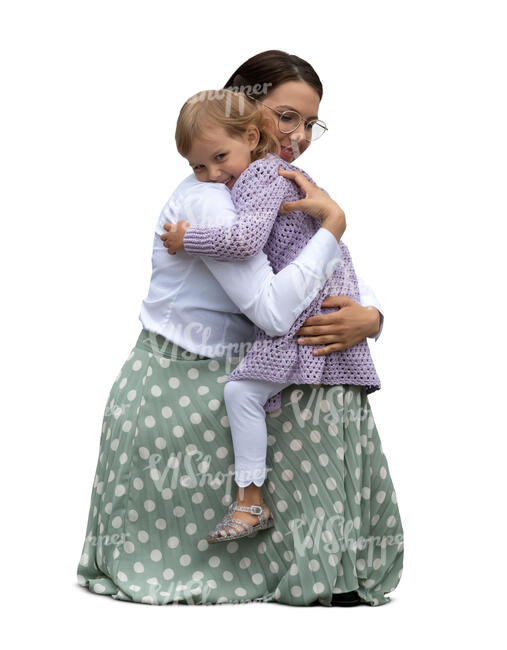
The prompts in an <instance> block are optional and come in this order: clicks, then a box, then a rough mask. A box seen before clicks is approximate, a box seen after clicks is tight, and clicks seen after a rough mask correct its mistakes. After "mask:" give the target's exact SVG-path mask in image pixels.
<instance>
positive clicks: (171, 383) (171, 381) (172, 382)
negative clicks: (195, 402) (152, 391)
mask: <svg viewBox="0 0 507 650" xmlns="http://www.w3.org/2000/svg"><path fill="white" fill-rule="evenodd" d="M179 385H180V380H179V379H178V378H177V377H171V378H170V379H169V386H170V387H171V388H178V386H179Z"/></svg>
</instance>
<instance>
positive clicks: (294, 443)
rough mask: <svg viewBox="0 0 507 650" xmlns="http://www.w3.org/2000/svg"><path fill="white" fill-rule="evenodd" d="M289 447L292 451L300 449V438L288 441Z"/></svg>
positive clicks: (301, 447)
mask: <svg viewBox="0 0 507 650" xmlns="http://www.w3.org/2000/svg"><path fill="white" fill-rule="evenodd" d="M289 447H290V448H291V449H292V451H301V449H303V445H302V443H301V440H298V439H297V438H296V439H294V440H291V441H290V445H289Z"/></svg>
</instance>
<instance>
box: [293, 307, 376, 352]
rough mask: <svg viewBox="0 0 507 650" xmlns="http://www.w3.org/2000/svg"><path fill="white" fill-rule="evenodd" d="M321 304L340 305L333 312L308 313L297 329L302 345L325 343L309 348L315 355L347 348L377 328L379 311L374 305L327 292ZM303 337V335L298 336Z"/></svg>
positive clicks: (370, 334) (373, 334)
mask: <svg viewBox="0 0 507 650" xmlns="http://www.w3.org/2000/svg"><path fill="white" fill-rule="evenodd" d="M322 307H340V309H339V310H338V311H335V312H333V313H332V314H321V315H319V316H310V317H309V318H307V319H306V320H305V322H304V323H303V325H302V326H301V327H300V328H299V330H298V331H297V332H296V335H297V336H298V339H297V342H298V343H300V344H301V345H318V344H319V343H322V344H324V345H323V347H321V348H316V349H315V350H312V352H313V354H314V355H322V354H329V353H330V352H334V351H335V350H346V349H347V348H350V347H352V346H353V345H356V344H357V343H359V342H360V341H362V340H363V339H364V338H366V337H367V336H375V334H377V332H378V331H379V329H380V312H379V310H378V309H377V308H376V307H373V306H368V307H363V306H362V305H360V304H358V303H357V302H356V301H355V300H352V298H349V297H348V296H327V298H326V299H325V300H324V301H323V302H322ZM300 337H304V338H302V339H301V338H300Z"/></svg>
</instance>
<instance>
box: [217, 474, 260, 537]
mask: <svg viewBox="0 0 507 650" xmlns="http://www.w3.org/2000/svg"><path fill="white" fill-rule="evenodd" d="M236 502H237V504H238V506H254V505H255V506H261V505H264V511H265V514H266V517H268V518H269V516H270V515H271V510H270V509H269V508H268V506H267V505H266V504H265V503H264V501H263V498H262V487H259V486H258V485H255V483H250V485H248V486H247V487H240V488H238V491H237V493H236ZM232 516H233V517H234V518H235V519H241V521H244V522H245V523H246V524H249V525H250V526H255V525H257V524H258V523H259V515H253V514H252V513H251V512H243V511H242V510H235V511H234V512H233V513H232ZM224 532H225V533H226V534H227V535H234V534H235V532H236V531H235V530H234V528H232V527H231V526H224Z"/></svg>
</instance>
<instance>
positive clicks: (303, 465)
mask: <svg viewBox="0 0 507 650" xmlns="http://www.w3.org/2000/svg"><path fill="white" fill-rule="evenodd" d="M301 469H302V470H303V472H306V473H308V472H309V471H310V470H311V469H312V464H311V463H310V461H309V460H303V461H301Z"/></svg>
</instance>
